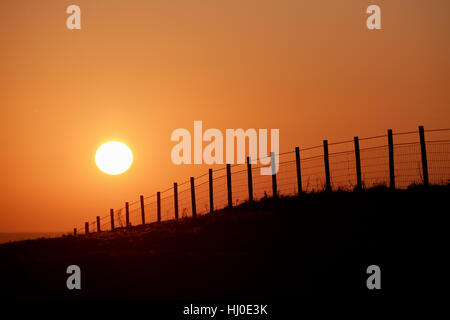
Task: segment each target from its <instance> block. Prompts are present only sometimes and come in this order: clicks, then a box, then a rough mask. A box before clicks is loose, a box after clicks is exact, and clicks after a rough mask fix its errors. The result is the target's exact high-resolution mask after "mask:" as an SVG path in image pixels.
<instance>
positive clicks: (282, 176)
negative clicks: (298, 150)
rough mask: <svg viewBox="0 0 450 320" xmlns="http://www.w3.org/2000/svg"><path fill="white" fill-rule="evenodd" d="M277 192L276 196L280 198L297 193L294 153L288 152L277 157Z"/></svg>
mask: <svg viewBox="0 0 450 320" xmlns="http://www.w3.org/2000/svg"><path fill="white" fill-rule="evenodd" d="M277 190H278V194H279V195H282V196H289V195H295V194H297V193H298V184H297V166H296V160H295V152H288V153H284V154H282V155H280V156H279V166H278V172H277Z"/></svg>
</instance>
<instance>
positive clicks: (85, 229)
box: [84, 222, 89, 234]
mask: <svg viewBox="0 0 450 320" xmlns="http://www.w3.org/2000/svg"><path fill="white" fill-rule="evenodd" d="M84 233H85V234H88V233H89V222H85V223H84Z"/></svg>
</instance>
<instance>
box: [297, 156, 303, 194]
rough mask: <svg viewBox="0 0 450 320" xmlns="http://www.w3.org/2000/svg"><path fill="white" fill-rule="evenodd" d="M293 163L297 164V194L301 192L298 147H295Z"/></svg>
mask: <svg viewBox="0 0 450 320" xmlns="http://www.w3.org/2000/svg"><path fill="white" fill-rule="evenodd" d="M295 164H296V166H297V188H298V194H301V193H302V191H303V190H302V169H301V166H300V148H299V147H295Z"/></svg>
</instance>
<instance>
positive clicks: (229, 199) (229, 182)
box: [227, 163, 233, 207]
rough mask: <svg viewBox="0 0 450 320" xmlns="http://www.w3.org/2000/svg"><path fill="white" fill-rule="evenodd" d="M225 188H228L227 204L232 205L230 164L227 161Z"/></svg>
mask: <svg viewBox="0 0 450 320" xmlns="http://www.w3.org/2000/svg"><path fill="white" fill-rule="evenodd" d="M227 190H228V206H229V207H232V206H233V194H232V193H231V165H230V164H229V163H227Z"/></svg>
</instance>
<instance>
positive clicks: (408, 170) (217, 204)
mask: <svg viewBox="0 0 450 320" xmlns="http://www.w3.org/2000/svg"><path fill="white" fill-rule="evenodd" d="M424 132H425V134H426V139H425V151H426V159H427V162H426V163H427V166H428V178H429V183H430V184H439V185H445V184H448V183H450V129H433V130H425V131H424ZM387 137H388V135H379V136H374V137H367V138H360V139H359V156H360V165H361V179H362V187H363V188H370V187H373V186H378V185H384V186H388V185H389V184H390V163H389V162H390V161H389V144H388V138H387ZM393 141H394V143H393V155H394V156H393V160H394V161H393V163H394V176H395V187H396V188H407V187H408V186H409V185H411V184H421V183H423V181H424V176H423V164H422V150H421V142H420V139H419V134H418V132H416V131H408V132H400V133H394V134H393ZM299 158H300V165H299V167H300V172H301V187H302V192H307V193H310V192H320V191H324V190H325V189H326V173H325V161H326V160H325V158H326V157H325V149H324V146H323V145H318V146H314V147H309V148H300V149H299ZM269 159H270V158H269V157H261V158H260V159H258V160H259V162H258V163H256V164H252V165H251V171H250V172H251V176H252V188H253V193H252V195H253V199H254V200H259V199H261V198H264V197H272V196H274V194H273V180H272V176H271V175H263V174H261V170H264V168H267V167H268V166H270V163H268V162H267V160H269ZM264 161H265V162H264ZM328 163H329V172H330V184H331V185H330V187H331V189H332V190H353V189H354V188H355V187H356V186H357V166H356V153H355V145H354V140H348V141H341V142H333V143H329V144H328ZM277 164H278V172H277V174H276V189H277V195H278V196H290V195H296V194H298V193H299V185H298V179H297V177H298V172H297V160H296V152H295V151H289V152H283V153H280V154H279V155H278V162H277ZM230 172H231V175H230V177H231V179H230V180H231V191H232V192H231V204H232V205H233V206H235V205H238V204H241V203H243V202H246V201H248V200H249V196H250V195H249V171H248V166H247V164H236V165H231V166H230ZM227 180H228V179H227V170H226V167H225V166H224V167H223V168H220V169H216V170H214V171H213V172H212V189H213V192H212V194H213V197H212V198H213V210H219V209H223V208H225V207H227V206H228V204H229V194H228V181H227ZM194 190H195V206H196V213H197V215H203V214H207V213H209V212H210V181H209V174H208V172H207V173H205V174H202V175H200V176H198V177H195V178H194ZM174 194H175V191H174V188H168V189H166V190H164V191H163V192H161V194H160V201H161V202H160V210H161V221H168V220H173V219H175V200H174ZM143 202H144V207H143V210H144V217H145V223H153V222H157V221H158V218H157V195H156V193H155V194H153V195H149V196H147V197H144V199H143ZM192 208H193V207H192V194H191V184H190V180H187V181H185V182H183V183H179V184H178V216H179V218H180V219H182V218H187V217H191V216H192V215H193V210H192ZM99 222H100V223H99V224H100V230H101V231H107V230H111V227H112V226H111V217H110V215H105V216H102V217H99ZM142 223H143V219H142V208H141V203H140V201H134V202H130V203H129V225H130V226H137V225H141V224H142ZM87 225H88V232H96V231H97V230H98V224H97V219H96V220H94V221H91V222H88V223H87ZM114 227H115V228H124V227H126V208H125V207H122V208H119V209H116V210H114ZM85 228H86V224H83V225H81V226H77V228H76V229H77V232H78V233H80V234H81V233H85Z"/></svg>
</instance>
